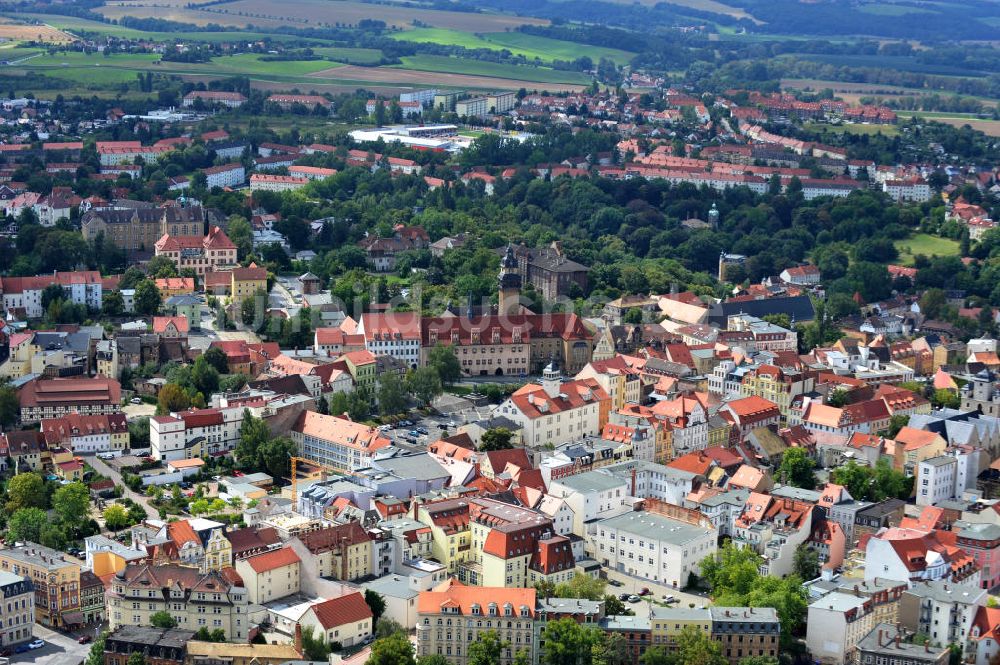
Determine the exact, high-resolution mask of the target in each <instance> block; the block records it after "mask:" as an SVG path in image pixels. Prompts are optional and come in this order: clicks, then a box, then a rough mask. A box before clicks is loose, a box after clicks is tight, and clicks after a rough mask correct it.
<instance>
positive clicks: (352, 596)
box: [311, 591, 372, 630]
mask: <svg viewBox="0 0 1000 665" xmlns="http://www.w3.org/2000/svg"><path fill="white" fill-rule="evenodd" d="M311 609H312V612H313V613H314V614H315V615H316V621H318V622H319V624H320V625H321V626H323V629H324V630H330V629H331V628H335V627H337V626H344V625H346V624H349V623H360V622H362V621H366V620H369V619H371V618H372V611H371V609H370V608H369V607H368V603H366V602H365V597H364V596H362V595H361V594H360V593H358V592H357V591H355V592H354V593H349V594H347V595H346V596H341V597H339V598H331V599H329V600H324V601H323V602H322V603H317V604H316V605H313V606H312V608H311Z"/></svg>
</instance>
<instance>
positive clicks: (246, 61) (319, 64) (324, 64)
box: [161, 53, 336, 76]
mask: <svg viewBox="0 0 1000 665" xmlns="http://www.w3.org/2000/svg"><path fill="white" fill-rule="evenodd" d="M263 57H264V56H261V55H258V54H256V53H240V54H239V55H223V56H219V57H217V58H212V61H211V62H210V63H207V64H206V65H204V68H205V69H210V70H213V71H217V72H222V73H232V74H248V75H262V76H263V75H269V74H271V75H280V76H305V75H307V74H312V73H313V72H320V71H323V70H324V69H330V68H331V67H336V64H335V63H331V62H330V61H328V60H262V59H261V58H263ZM161 64H162V65H171V64H174V63H166V62H165V63H161ZM176 64H177V65H178V67H177V68H178V69H179V70H181V71H187V70H189V67H188V66H186V64H185V63H176Z"/></svg>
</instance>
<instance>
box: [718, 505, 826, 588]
mask: <svg viewBox="0 0 1000 665" xmlns="http://www.w3.org/2000/svg"><path fill="white" fill-rule="evenodd" d="M814 508H815V506H814V505H813V504H812V503H809V502H807V501H800V500H797V499H789V498H785V497H780V496H770V495H767V494H759V493H757V492H753V493H751V495H750V497H749V499H747V503H746V505H745V506H744V509H743V512H742V514H741V515H740V516H739V517H737V518H736V521H735V522H734V523H733V541H734V542H736V543H738V544H742V545H744V546H747V547H752V548H753V549H754V550H755V551H756V552H757V553H758V554H760V555H761V556H762V557H763V558H764V562H763V563H762V564H761V574H764V575H777V576H779V577H783V576H785V575H788V574H790V573H791V572H792V570H793V560H794V557H795V550H796V549H797V548H798V546H799V545H801V544H802V543H804V542H806V541H807V540H808V539H809V536H810V535H811V533H812V527H813V511H814Z"/></svg>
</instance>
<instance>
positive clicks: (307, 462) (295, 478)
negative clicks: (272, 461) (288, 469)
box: [291, 457, 358, 510]
mask: <svg viewBox="0 0 1000 665" xmlns="http://www.w3.org/2000/svg"><path fill="white" fill-rule="evenodd" d="M291 459H292V473H291V476H292V477H291V481H292V510H295V509H296V508H297V507H298V505H299V504H298V499H299V492H298V486H299V465H300V464H302V465H304V466H312V467H316V470H315V471H303V475H302V480H309V479H310V478H316V477H317V476H322V475H323V474H330V475H337V476H349V477H352V478H356V477H357V476H358V474H356V473H354V472H353V471H348V470H346V469H338V468H336V467H332V466H328V465H326V464H321V463H319V462H316V461H314V460H311V459H306V458H305V457H292V458H291Z"/></svg>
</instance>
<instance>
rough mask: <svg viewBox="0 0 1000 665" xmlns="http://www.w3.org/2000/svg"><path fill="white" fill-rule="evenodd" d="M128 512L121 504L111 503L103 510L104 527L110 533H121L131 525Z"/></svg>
mask: <svg viewBox="0 0 1000 665" xmlns="http://www.w3.org/2000/svg"><path fill="white" fill-rule="evenodd" d="M131 523H132V522H131V520H129V518H128V510H126V509H125V507H124V506H122V505H121V504H117V503H113V504H111V505H110V506H108V507H107V508H105V509H104V526H106V527H107V528H108V529H109V530H111V531H121V530H122V529H124V528H125V527H127V526H130V525H131Z"/></svg>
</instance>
